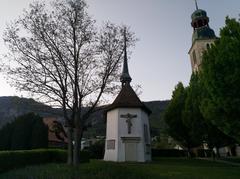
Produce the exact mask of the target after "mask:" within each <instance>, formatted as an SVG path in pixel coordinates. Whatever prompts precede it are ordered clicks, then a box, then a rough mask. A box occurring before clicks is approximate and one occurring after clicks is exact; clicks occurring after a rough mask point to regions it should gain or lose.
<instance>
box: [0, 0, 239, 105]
mask: <svg viewBox="0 0 240 179" xmlns="http://www.w3.org/2000/svg"><path fill="white" fill-rule="evenodd" d="M32 1H33V0H0V34H1V36H0V37H1V38H0V54H1V56H2V54H4V53H6V52H7V51H6V48H5V47H4V43H3V40H2V34H3V31H4V29H5V28H6V23H7V22H9V21H10V20H13V19H15V18H17V17H18V16H19V15H21V14H22V11H23V9H24V8H28V5H29V3H30V2H32ZM86 2H87V3H88V5H89V9H88V10H89V14H90V15H91V16H92V17H93V18H94V19H96V20H97V23H98V24H101V23H102V22H103V21H107V20H109V21H111V22H113V23H117V24H126V25H128V26H130V27H131V30H132V31H133V32H135V33H136V36H137V37H138V38H139V39H140V40H139V41H138V42H137V44H136V47H135V48H134V49H133V53H132V55H131V59H130V61H129V71H130V75H131V77H132V79H133V84H139V85H141V86H142V94H141V96H140V98H141V100H143V101H152V100H165V99H170V98H171V94H172V91H173V89H174V87H175V85H176V84H177V83H178V82H179V81H182V82H183V83H184V85H188V83H189V79H190V76H191V66H190V59H189V56H188V50H189V49H190V47H191V37H192V32H193V29H192V27H191V25H190V23H191V14H192V12H193V11H194V10H195V3H194V0H86ZM198 6H199V8H200V9H204V10H206V11H207V13H208V16H209V18H210V27H211V28H212V29H214V30H215V33H216V35H219V29H220V28H221V27H223V26H224V21H225V17H226V16H227V15H228V16H230V17H234V18H238V17H239V16H238V14H240V0H198ZM0 84H1V85H0V96H12V95H17V96H21V95H22V94H21V93H20V92H16V91H15V90H14V88H11V87H10V86H9V85H8V84H7V83H6V79H4V78H3V76H2V74H1V76H0Z"/></svg>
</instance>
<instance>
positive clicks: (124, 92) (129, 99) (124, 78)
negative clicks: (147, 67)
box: [105, 29, 151, 114]
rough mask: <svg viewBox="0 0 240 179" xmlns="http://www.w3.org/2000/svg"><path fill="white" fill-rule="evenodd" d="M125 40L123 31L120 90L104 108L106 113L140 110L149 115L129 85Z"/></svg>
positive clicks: (148, 111)
mask: <svg viewBox="0 0 240 179" xmlns="http://www.w3.org/2000/svg"><path fill="white" fill-rule="evenodd" d="M126 43H127V38H126V29H125V30H124V61H123V71H122V75H121V77H120V81H121V82H122V89H121V91H120V93H119V94H118V96H117V98H116V99H115V100H114V102H113V103H112V104H111V105H109V106H108V107H107V108H106V110H105V111H106V112H107V111H110V110H112V109H115V108H141V109H142V110H144V111H145V112H146V113H148V114H150V113H151V110H150V109H148V108H147V107H146V106H145V105H144V104H143V103H142V102H141V100H140V99H139V98H138V96H137V95H136V93H135V92H134V90H133V89H132V87H131V85H130V83H131V81H132V78H131V76H130V75H129V71H128V63H127V61H128V60H127V44H126Z"/></svg>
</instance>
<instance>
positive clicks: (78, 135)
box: [73, 127, 82, 165]
mask: <svg viewBox="0 0 240 179" xmlns="http://www.w3.org/2000/svg"><path fill="white" fill-rule="evenodd" d="M81 139H82V129H81V128H78V127H76V128H75V129H74V146H73V147H74V148H73V165H78V164H79V163H80V150H81Z"/></svg>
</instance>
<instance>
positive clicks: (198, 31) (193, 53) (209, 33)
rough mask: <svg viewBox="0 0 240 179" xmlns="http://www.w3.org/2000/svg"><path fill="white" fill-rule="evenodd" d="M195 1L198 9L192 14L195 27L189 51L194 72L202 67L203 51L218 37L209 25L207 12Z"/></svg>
mask: <svg viewBox="0 0 240 179" xmlns="http://www.w3.org/2000/svg"><path fill="white" fill-rule="evenodd" d="M195 2H196V10H195V11H194V12H193V14H192V16H191V18H192V23H191V25H192V27H193V35H192V47H191V48H190V50H189V52H188V54H189V55H190V59H191V65H192V71H193V72H197V71H198V70H199V69H200V67H201V62H202V55H203V52H204V51H205V50H206V49H207V48H209V47H210V45H211V44H212V43H214V41H215V40H216V39H217V37H216V36H215V33H214V31H213V30H212V29H211V28H210V27H209V18H208V16H207V12H206V11H204V10H202V9H198V4H197V1H195Z"/></svg>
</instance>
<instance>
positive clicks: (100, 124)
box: [0, 96, 169, 137]
mask: <svg viewBox="0 0 240 179" xmlns="http://www.w3.org/2000/svg"><path fill="white" fill-rule="evenodd" d="M168 103H169V101H150V102H145V105H146V106H147V107H148V108H149V109H151V111H152V114H151V115H150V126H151V134H152V135H158V134H159V132H161V133H164V130H165V129H166V124H165V122H164V120H163V118H162V115H163V111H164V109H165V108H166V106H167V105H168ZM99 108H100V109H99V110H98V111H97V112H96V113H94V114H93V115H92V116H91V118H90V120H89V126H88V129H87V131H86V132H85V134H84V136H85V137H93V136H96V135H105V129H106V124H105V119H104V115H103V107H99ZM28 112H34V113H37V114H39V115H40V116H42V117H61V110H60V109H56V108H52V107H50V106H47V105H45V104H43V103H39V102H36V101H35V100H33V99H28V98H20V97H15V96H14V97H13V96H6V97H0V128H1V127H2V126H3V125H5V124H6V123H8V122H11V121H13V120H14V118H15V117H17V116H19V115H22V114H25V113H28Z"/></svg>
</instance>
